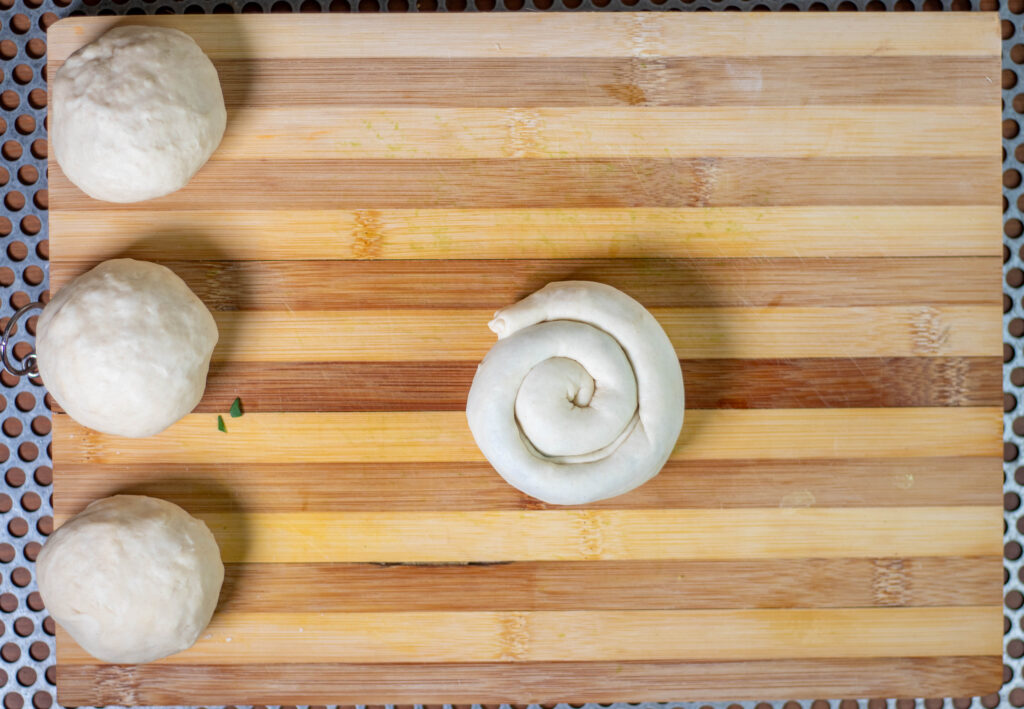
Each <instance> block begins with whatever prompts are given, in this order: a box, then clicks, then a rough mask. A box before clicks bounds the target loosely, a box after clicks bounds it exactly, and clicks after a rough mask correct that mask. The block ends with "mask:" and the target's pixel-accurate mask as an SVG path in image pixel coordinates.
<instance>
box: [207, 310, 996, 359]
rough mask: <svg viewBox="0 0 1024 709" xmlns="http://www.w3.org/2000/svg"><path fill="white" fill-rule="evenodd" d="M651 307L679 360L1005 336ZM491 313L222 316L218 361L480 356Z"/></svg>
mask: <svg viewBox="0 0 1024 709" xmlns="http://www.w3.org/2000/svg"><path fill="white" fill-rule="evenodd" d="M650 310H651V312H652V314H654V316H655V317H656V318H658V322H659V323H661V326H662V327H663V328H664V329H665V332H666V333H667V334H668V336H669V339H671V340H672V344H673V345H674V346H675V350H676V354H677V355H678V356H679V357H680V358H681V359H690V358H700V359H705V358H729V359H732V358H739V359H755V358H756V359H760V358H764V357H772V358H801V357H843V356H850V357H932V356H966V357H972V356H984V355H990V354H991V353H992V352H993V351H995V349H996V348H997V347H999V346H1000V344H1001V342H1002V333H1001V332H1000V331H999V330H997V329H996V327H997V324H998V323H999V321H1000V313H999V309H998V308H997V307H995V306H994V305H984V306H981V305H935V306H908V307H903V306H865V307H855V308H828V307H775V308H651V309H650ZM493 315H494V311H493V310H472V309H460V310H448V309H440V308H437V309H431V310H425V309H419V308H415V309H414V308H408V309H401V310H388V311H380V310H376V309H358V310H306V311H289V310H281V311H260V312H246V313H238V312H217V313H214V319H215V320H216V321H217V327H218V328H219V330H220V338H221V339H220V342H219V343H218V347H217V349H216V350H214V353H213V359H214V361H217V362H221V361H228V360H232V359H234V360H241V361H245V362H293V361H295V360H296V359H297V358H300V357H301V358H302V359H305V360H306V361H311V362H365V361H376V362H401V361H410V360H415V361H456V360H458V361H470V362H479V361H480V360H481V359H482V358H483V356H484V355H485V354H486V353H487V350H489V349H490V348H491V346H492V345H493V344H494V339H495V338H494V334H493V333H492V332H491V331H490V330H489V329H488V328H487V323H488V322H489V321H490V320H491V319H492V317H493ZM283 334H286V337H282V335H283ZM268 343H277V346H276V347H268ZM297 353H301V354H297Z"/></svg>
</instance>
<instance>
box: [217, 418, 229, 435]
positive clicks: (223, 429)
mask: <svg viewBox="0 0 1024 709" xmlns="http://www.w3.org/2000/svg"><path fill="white" fill-rule="evenodd" d="M217 430H218V431H220V432H221V433H227V432H228V427H227V426H225V425H224V417H223V416H218V417H217Z"/></svg>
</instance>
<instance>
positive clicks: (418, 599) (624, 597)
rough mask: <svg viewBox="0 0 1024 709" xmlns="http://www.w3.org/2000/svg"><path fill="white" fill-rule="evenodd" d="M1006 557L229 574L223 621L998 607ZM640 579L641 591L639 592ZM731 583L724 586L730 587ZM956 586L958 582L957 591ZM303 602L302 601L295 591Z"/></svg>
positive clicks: (247, 570)
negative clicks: (228, 615) (253, 615)
mask: <svg viewBox="0 0 1024 709" xmlns="http://www.w3.org/2000/svg"><path fill="white" fill-rule="evenodd" d="M1001 565H1002V560H1001V559H1000V558H999V557H991V558H986V559H978V558H963V557H956V558H920V559H799V560H791V559H790V560H782V561H734V562H685V561H654V562H652V561H600V562H593V561H583V562H561V563H559V562H515V563H510V564H489V565H469V566H466V565H422V564H228V565H227V568H226V576H225V579H224V590H223V591H222V593H221V605H220V606H219V608H218V611H219V612H227V611H231V612H281V611H284V610H286V611H289V612H295V613H300V612H314V613H315V612H325V613H326V612H337V611H338V610H339V609H344V610H345V611H348V612H363V611H365V612H390V611H447V610H452V609H458V610H460V611H516V610H519V611H534V610H559V611H560V610H637V609H659V610H672V609H678V610H685V609H698V608H703V609H721V608H843V607H849V608H859V607H868V606H885V607H888V606H980V605H998V604H999V603H1000V602H1001V599H1002V596H1001V590H1000V587H999V584H998V583H997V582H996V579H997V578H998V574H999V568H1000V567H1001ZM637 579H643V583H637ZM723 579H728V583H723V582H722V580H723ZM950 579H956V583H950ZM300 589H301V591H300V592H299V590H300Z"/></svg>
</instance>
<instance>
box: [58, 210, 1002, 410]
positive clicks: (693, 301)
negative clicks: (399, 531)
mask: <svg viewBox="0 0 1024 709" xmlns="http://www.w3.org/2000/svg"><path fill="white" fill-rule="evenodd" d="M270 218H272V217H268V219H270ZM209 219H210V220H213V219H215V217H210V218H209ZM856 223H857V224H858V225H860V226H864V223H863V221H857V222H856ZM790 226H791V227H794V225H790ZM946 226H949V225H948V224H947V225H946ZM794 228H795V227H794ZM892 234H893V235H892V237H891V241H896V240H898V239H899V238H900V237H899V236H898V235H896V234H895V233H894V232H893V233H892ZM959 234H960V235H959V236H958V237H957V241H958V242H962V241H964V240H965V239H968V238H969V237H968V235H966V234H964V233H963V232H959ZM789 236H790V238H796V237H795V235H794V234H793V233H792V232H790V234H789ZM91 238H92V234H91V232H90V240H91ZM100 239H107V240H110V241H113V237H112V236H111V234H109V233H106V234H105V235H100V234H96V240H97V241H98V240H100ZM807 240H808V242H810V241H812V240H813V239H812V238H811V236H810V235H808V239H807ZM990 241H991V239H986V242H990ZM163 244H166V241H165V240H153V241H151V242H150V243H149V244H148V248H155V249H159V248H165V247H164V246H163ZM986 245H988V244H986ZM169 246H170V245H169V244H167V247H169ZM250 246H251V247H255V245H254V244H250ZM140 251H141V249H139V250H137V249H135V248H132V247H130V248H129V250H128V252H127V253H129V254H131V255H133V256H135V257H138V258H145V257H146V254H145V253H144V252H140ZM161 263H163V265H165V266H167V267H168V268H170V269H171V270H172V271H174V272H175V273H176V274H178V275H179V276H180V277H181V278H182V279H184V281H185V282H186V283H187V284H188V285H189V287H190V288H191V289H192V290H193V291H194V292H195V293H196V295H198V296H199V297H200V298H201V299H202V300H203V302H204V303H206V305H207V307H209V308H210V309H211V310H215V311H216V310H350V309H357V308H363V309H367V310H374V309H376V310H380V309H385V310H389V309H396V308H417V309H419V308H424V307H429V308H442V309H455V308H464V307H466V306H467V305H468V304H472V306H473V307H474V308H493V309H495V310H497V309H499V308H501V307H504V306H505V305H507V304H508V303H510V302H514V301H516V300H519V299H521V298H524V297H526V296H527V295H529V294H530V293H532V292H533V291H535V290H538V289H539V288H542V287H543V286H544V285H545V284H547V283H549V282H551V281H564V280H593V281H601V282H602V283H607V284H609V285H612V286H615V287H616V288H618V289H620V290H623V291H625V292H627V293H629V294H630V295H631V296H632V297H634V298H636V299H637V300H639V301H641V302H642V303H644V304H645V305H646V306H647V307H649V308H673V307H674V308H680V307H698V308H714V307H780V306H800V305H810V306H833V307H834V306H835V305H836V304H837V303H843V304H844V305H848V306H860V305H934V304H938V305H980V304H987V305H990V306H993V307H997V306H999V305H1000V299H999V297H998V296H999V294H998V293H995V292H993V289H992V281H993V279H998V278H1000V277H1001V274H1002V261H1001V259H1000V258H999V257H998V256H994V255H993V256H979V257H973V258H967V257H955V256H943V257H918V258H913V257H908V258H894V259H885V260H878V259H864V258H843V257H840V258H835V257H826V258H813V257H812V258H807V257H800V258H772V259H770V260H767V259H763V258H710V259H693V258H687V259H682V258H678V259H670V258H650V259H639V260H637V259H626V258H616V259H566V258H559V259H555V260H542V259H533V260H531V259H511V260H505V259H502V260H497V259H464V260H453V261H446V262H445V263H444V264H443V266H442V265H440V264H438V263H437V262H436V260H433V259H431V260H394V261H392V260H380V261H363V260H358V261H356V260H349V261H324V260H322V261H223V260H221V261H212V260H201V261H183V260H166V259H164V260H161ZM94 265H96V262H95V261H70V260H69V261H63V262H62V263H61V264H60V266H59V268H58V269H57V272H56V273H54V274H53V276H52V278H53V279H55V280H57V282H56V283H55V284H54V288H55V289H56V288H59V287H61V286H63V285H64V283H66V282H67V280H68V279H70V278H71V277H73V276H77V275H79V274H81V273H84V272H85V271H87V270H89V269H90V268H92V267H93V266H94ZM950 271H956V272H957V273H958V274H959V276H958V278H957V280H956V281H954V282H948V281H946V280H945V279H947V278H948V274H949V273H950ZM867 278H870V279H871V280H872V287H871V288H870V289H866V288H864V281H865V279H867ZM482 281H483V282H486V283H487V285H488V287H487V289H486V290H484V291H481V290H480V289H479V287H478V284H479V283H480V282H482ZM335 283H342V284H344V288H336V287H334V284H335ZM939 285H941V286H942V287H941V288H940V287H937V286H939ZM425 292H426V293H430V299H429V301H426V302H425V301H424V298H423V294H424V293H425ZM698 408H700V407H698Z"/></svg>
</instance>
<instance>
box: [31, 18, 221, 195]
mask: <svg viewBox="0 0 1024 709" xmlns="http://www.w3.org/2000/svg"><path fill="white" fill-rule="evenodd" d="M50 116H51V117H50V144H51V145H52V146H53V149H54V152H55V154H56V157H57V162H58V163H60V167H61V170H63V171H64V174H65V175H67V177H68V179H69V180H71V181H72V182H73V183H75V184H76V185H77V186H78V187H79V188H80V189H81V190H82V191H83V192H85V193H86V194H87V195H89V196H90V197H94V198H95V199H102V200H105V201H107V202H139V201H142V200H145V199H153V198H154V197H161V196H163V195H165V194H170V193H171V192H174V191H175V190H179V189H181V188H182V187H184V186H185V185H186V184H187V183H188V181H189V180H190V179H192V175H194V174H196V172H197V171H198V170H199V168H201V167H202V166H203V164H204V163H205V162H206V161H207V160H208V159H209V157H210V155H212V154H213V151H214V150H216V149H217V146H218V145H219V144H220V139H221V137H222V136H223V135H224V126H225V124H226V122H227V112H226V111H225V109H224V96H223V94H222V93H221V90H220V80H219V79H218V78H217V70H216V69H215V68H214V67H213V63H212V62H211V61H210V59H209V57H207V56H206V55H205V54H203V50H201V49H200V48H199V45H197V44H196V43H195V42H194V41H193V40H192V38H191V37H189V36H188V35H187V34H185V33H184V32H179V31H178V30H172V29H167V28H164V27H139V26H135V25H128V26H121V27H115V28H114V29H112V30H110V31H109V32H107V33H106V34H105V35H103V36H102V37H100V38H99V39H97V40H96V41H94V42H91V43H90V44H87V45H86V46H84V47H82V48H81V49H79V50H78V51H77V52H75V53H74V54H72V55H71V56H70V57H68V59H67V61H66V62H64V65H63V66H61V68H60V70H59V71H58V72H57V76H56V77H55V78H54V81H53V87H52V95H51V102H50Z"/></svg>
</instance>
